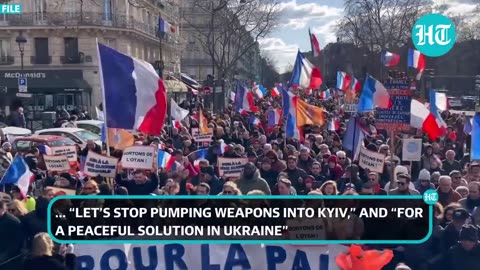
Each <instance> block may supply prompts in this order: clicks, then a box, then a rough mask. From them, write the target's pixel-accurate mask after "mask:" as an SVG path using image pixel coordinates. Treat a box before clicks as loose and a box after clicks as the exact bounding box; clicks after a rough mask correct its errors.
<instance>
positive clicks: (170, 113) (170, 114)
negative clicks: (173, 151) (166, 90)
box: [168, 98, 175, 137]
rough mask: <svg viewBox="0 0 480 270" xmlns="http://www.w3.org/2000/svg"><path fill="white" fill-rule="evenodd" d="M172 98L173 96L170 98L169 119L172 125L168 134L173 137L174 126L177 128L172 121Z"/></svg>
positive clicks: (169, 123)
mask: <svg viewBox="0 0 480 270" xmlns="http://www.w3.org/2000/svg"><path fill="white" fill-rule="evenodd" d="M172 100H173V98H170V110H168V119H169V122H168V125H169V126H170V128H169V129H168V131H169V134H168V135H169V136H170V137H172V132H173V128H175V127H174V126H173V123H172Z"/></svg>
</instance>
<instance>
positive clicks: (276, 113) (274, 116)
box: [268, 109, 282, 127]
mask: <svg viewBox="0 0 480 270" xmlns="http://www.w3.org/2000/svg"><path fill="white" fill-rule="evenodd" d="M281 120H282V109H272V110H270V111H268V125H269V126H270V127H274V126H276V125H280V121H281Z"/></svg>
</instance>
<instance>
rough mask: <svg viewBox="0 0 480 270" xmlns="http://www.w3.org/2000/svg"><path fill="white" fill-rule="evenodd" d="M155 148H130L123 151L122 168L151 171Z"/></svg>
mask: <svg viewBox="0 0 480 270" xmlns="http://www.w3.org/2000/svg"><path fill="white" fill-rule="evenodd" d="M155 154H156V151H155V148H154V147H152V146H130V147H127V148H126V149H125V150H124V151H123V155H122V167H123V168H126V169H144V170H151V169H153V163H154V159H155Z"/></svg>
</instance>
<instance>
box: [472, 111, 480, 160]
mask: <svg viewBox="0 0 480 270" xmlns="http://www.w3.org/2000/svg"><path fill="white" fill-rule="evenodd" d="M471 152H472V153H471V157H470V159H471V160H479V159H480V114H475V116H474V117H473V118H472V150H471Z"/></svg>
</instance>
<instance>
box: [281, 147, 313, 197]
mask: <svg viewBox="0 0 480 270" xmlns="http://www.w3.org/2000/svg"><path fill="white" fill-rule="evenodd" d="M285 172H286V173H287V174H288V179H289V180H290V182H292V186H293V187H294V188H295V190H297V191H299V190H304V189H305V182H304V179H305V178H307V176H308V174H307V173H306V172H305V171H304V170H302V169H300V168H298V167H297V157H296V156H294V155H290V156H288V158H287V169H286V170H285Z"/></svg>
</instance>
